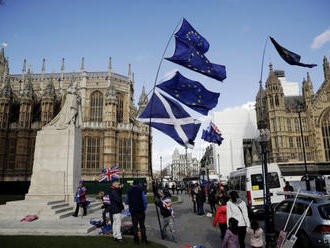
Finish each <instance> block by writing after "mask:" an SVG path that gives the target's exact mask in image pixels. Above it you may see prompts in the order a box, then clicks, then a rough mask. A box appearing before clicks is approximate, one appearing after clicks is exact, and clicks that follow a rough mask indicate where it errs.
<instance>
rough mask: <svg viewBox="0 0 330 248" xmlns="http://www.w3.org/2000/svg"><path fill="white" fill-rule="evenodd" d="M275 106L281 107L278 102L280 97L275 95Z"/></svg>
mask: <svg viewBox="0 0 330 248" xmlns="http://www.w3.org/2000/svg"><path fill="white" fill-rule="evenodd" d="M275 105H276V106H279V105H280V102H279V100H278V95H275Z"/></svg>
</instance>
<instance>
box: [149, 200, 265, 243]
mask: <svg viewBox="0 0 330 248" xmlns="http://www.w3.org/2000/svg"><path fill="white" fill-rule="evenodd" d="M179 196H181V200H182V203H178V204H175V205H174V212H175V216H176V220H175V221H176V228H177V233H178V242H177V243H173V242H169V241H163V240H161V238H160V232H159V226H158V220H157V214H156V210H155V206H154V205H151V204H150V205H149V206H148V209H147V216H146V227H147V233H148V238H149V239H150V240H152V241H156V242H159V243H162V244H164V245H167V246H168V247H170V248H183V247H184V246H185V245H190V246H192V245H204V246H205V248H219V247H221V239H220V230H219V227H218V226H217V227H216V228H214V227H213V226H212V221H213V217H212V218H210V217H207V216H206V215H204V216H198V215H196V214H194V213H193V208H192V201H191V198H190V197H189V196H188V195H186V194H182V195H180V194H179ZM204 209H205V211H207V212H208V211H210V208H209V204H204ZM260 224H262V221H261V223H260ZM246 244H247V245H246V247H247V248H249V247H250V246H249V245H248V238H247V239H246Z"/></svg>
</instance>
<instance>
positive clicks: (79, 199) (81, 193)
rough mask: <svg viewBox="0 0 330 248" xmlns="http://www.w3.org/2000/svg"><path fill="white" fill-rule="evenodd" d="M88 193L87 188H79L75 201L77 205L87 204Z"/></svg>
mask: <svg viewBox="0 0 330 248" xmlns="http://www.w3.org/2000/svg"><path fill="white" fill-rule="evenodd" d="M86 191H87V189H86V188H85V187H81V188H80V187H79V188H78V189H77V192H76V196H75V201H76V203H85V202H86Z"/></svg>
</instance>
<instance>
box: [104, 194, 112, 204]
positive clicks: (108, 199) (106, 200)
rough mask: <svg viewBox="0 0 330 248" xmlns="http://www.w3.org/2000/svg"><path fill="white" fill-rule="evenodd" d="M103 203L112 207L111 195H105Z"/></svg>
mask: <svg viewBox="0 0 330 248" xmlns="http://www.w3.org/2000/svg"><path fill="white" fill-rule="evenodd" d="M102 201H103V204H106V205H111V201H110V197H109V195H104V196H103V198H102Z"/></svg>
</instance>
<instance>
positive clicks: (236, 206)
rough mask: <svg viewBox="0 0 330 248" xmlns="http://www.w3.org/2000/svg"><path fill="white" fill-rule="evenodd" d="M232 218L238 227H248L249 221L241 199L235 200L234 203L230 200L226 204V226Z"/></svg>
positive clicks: (244, 204)
mask: <svg viewBox="0 0 330 248" xmlns="http://www.w3.org/2000/svg"><path fill="white" fill-rule="evenodd" d="M231 217H233V218H235V219H236V220H237V221H238V226H239V227H240V226H246V227H250V219H249V215H248V210H247V206H246V203H245V202H244V201H242V200H241V199H237V201H236V202H235V203H233V202H232V201H231V200H230V201H228V202H227V225H228V224H229V223H228V222H229V219H230V218H231Z"/></svg>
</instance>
